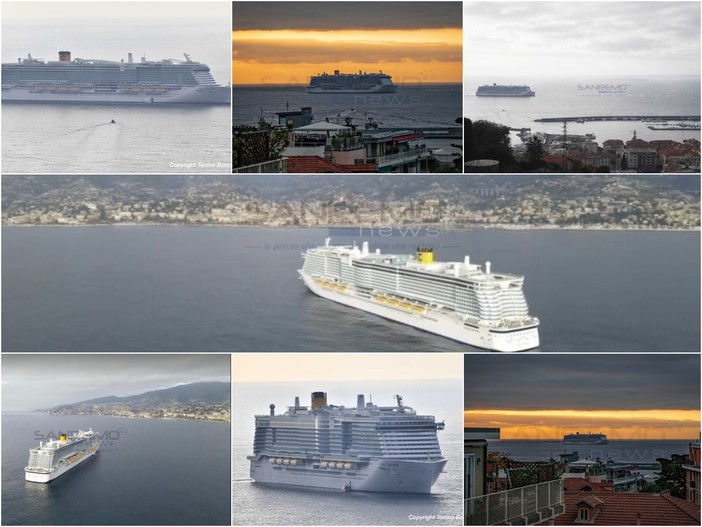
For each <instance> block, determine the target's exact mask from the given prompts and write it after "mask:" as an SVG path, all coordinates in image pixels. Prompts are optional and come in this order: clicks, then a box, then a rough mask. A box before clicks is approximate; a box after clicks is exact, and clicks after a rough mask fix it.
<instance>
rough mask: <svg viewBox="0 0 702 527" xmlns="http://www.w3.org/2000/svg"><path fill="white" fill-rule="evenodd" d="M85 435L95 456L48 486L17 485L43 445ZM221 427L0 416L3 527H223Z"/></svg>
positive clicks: (226, 469)
mask: <svg viewBox="0 0 702 527" xmlns="http://www.w3.org/2000/svg"><path fill="white" fill-rule="evenodd" d="M88 428H92V429H93V430H94V431H96V432H97V433H98V435H99V436H100V438H101V440H102V443H101V447H100V450H99V451H98V454H97V456H95V457H94V458H93V459H90V460H88V461H86V462H85V463H83V464H81V465H80V466H79V467H76V468H75V469H73V470H72V471H70V472H68V473H66V474H64V475H63V476H61V477H59V478H58V479H56V480H54V481H52V482H50V483H48V484H41V483H30V482H26V481H25V480H24V467H25V466H26V464H27V459H28V456H29V449H30V448H34V447H36V446H39V441H41V440H43V438H44V437H47V436H51V437H56V436H57V435H58V434H59V433H60V432H66V431H67V430H72V431H74V430H78V429H88ZM230 453H231V449H230V444H229V424H228V423H199V422H193V421H166V420H148V419H120V418H115V417H101V416H50V415H45V414H39V413H26V414H10V413H7V414H3V415H2V523H3V525H229V524H230V519H231V518H230V514H231V512H230V489H231V484H230V481H231V479H230V466H229V463H228V460H229V458H230V455H231V454H230Z"/></svg>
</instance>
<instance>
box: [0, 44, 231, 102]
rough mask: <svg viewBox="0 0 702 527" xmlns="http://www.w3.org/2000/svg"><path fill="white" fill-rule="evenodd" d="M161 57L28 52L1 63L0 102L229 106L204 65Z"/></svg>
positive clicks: (223, 90) (224, 90)
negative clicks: (55, 56)
mask: <svg viewBox="0 0 702 527" xmlns="http://www.w3.org/2000/svg"><path fill="white" fill-rule="evenodd" d="M184 55H185V60H175V59H164V60H160V61H147V60H146V58H145V57H142V58H141V61H140V62H135V61H134V60H133V59H132V54H131V53H129V55H128V59H127V61H126V62H125V61H124V60H122V61H120V62H116V61H108V60H97V59H80V58H76V59H73V60H71V52H70V51H60V52H59V60H58V61H44V60H41V59H36V58H33V57H32V56H31V55H28V57H27V58H26V59H18V60H17V62H16V63H5V64H3V65H2V100H3V102H6V101H17V102H76V103H109V104H119V103H128V104H156V103H182V104H229V102H230V100H231V89H230V87H229V86H221V85H219V84H217V82H216V81H215V79H214V78H213V77H212V74H211V73H210V68H209V67H208V66H207V64H202V63H200V62H195V61H193V60H191V58H190V56H189V55H188V54H184Z"/></svg>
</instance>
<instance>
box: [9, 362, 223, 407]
mask: <svg viewBox="0 0 702 527" xmlns="http://www.w3.org/2000/svg"><path fill="white" fill-rule="evenodd" d="M230 375H231V369H230V356H229V355H206V354H197V355H148V354H134V355H109V354H100V355H87V354H77V355H66V354H28V355H8V354H3V355H2V409H3V411H6V410H35V409H37V408H49V407H52V406H56V405H58V404H67V403H74V402H78V401H84V400H86V399H92V398H95V397H104V396H108V395H117V396H120V397H121V396H125V395H135V394H139V393H143V392H146V391H149V390H158V389H161V388H169V387H171V386H176V385H178V384H188V383H192V382H203V381H223V382H229V379H230Z"/></svg>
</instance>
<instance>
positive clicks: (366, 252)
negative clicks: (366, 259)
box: [361, 242, 368, 256]
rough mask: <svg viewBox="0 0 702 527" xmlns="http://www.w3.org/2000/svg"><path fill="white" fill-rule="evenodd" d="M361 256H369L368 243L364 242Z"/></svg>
mask: <svg viewBox="0 0 702 527" xmlns="http://www.w3.org/2000/svg"><path fill="white" fill-rule="evenodd" d="M361 254H363V256H368V242H363V248H362V249H361Z"/></svg>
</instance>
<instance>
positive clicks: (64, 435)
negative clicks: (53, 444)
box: [59, 434, 68, 441]
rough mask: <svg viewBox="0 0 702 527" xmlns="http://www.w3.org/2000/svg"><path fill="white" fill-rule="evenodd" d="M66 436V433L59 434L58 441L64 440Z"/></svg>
mask: <svg viewBox="0 0 702 527" xmlns="http://www.w3.org/2000/svg"><path fill="white" fill-rule="evenodd" d="M67 437H68V436H67V435H66V434H61V435H59V441H65V440H66V438H67Z"/></svg>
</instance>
